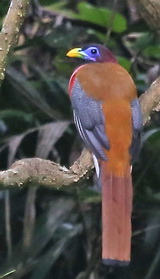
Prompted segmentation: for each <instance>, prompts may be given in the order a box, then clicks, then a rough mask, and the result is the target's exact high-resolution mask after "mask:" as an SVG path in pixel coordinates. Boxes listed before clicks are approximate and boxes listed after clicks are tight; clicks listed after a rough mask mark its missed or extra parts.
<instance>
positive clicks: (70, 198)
mask: <svg viewBox="0 0 160 279" xmlns="http://www.w3.org/2000/svg"><path fill="white" fill-rule="evenodd" d="M7 2H9V1H4V0H2V1H1V3H0V20H1V22H2V20H3V18H4V16H5V14H6V12H7V9H8V4H9V3H7ZM131 2H132V4H129V3H131ZM92 42H93V43H101V44H105V45H106V44H107V46H108V47H109V48H110V49H111V50H112V51H113V52H114V54H115V55H116V57H117V58H118V60H119V63H120V64H121V65H123V66H124V67H125V68H126V69H127V70H128V71H129V72H130V74H131V75H132V77H133V79H134V81H135V83H136V86H137V88H138V94H139V95H140V94H142V93H143V92H144V91H145V90H146V89H147V88H148V87H149V85H150V84H151V82H152V81H153V80H155V79H156V77H157V76H158V75H159V73H160V67H159V59H160V40H159V37H158V36H157V33H156V31H155V30H153V29H152V28H151V27H150V26H148V25H147V24H146V23H145V22H144V21H143V19H142V18H141V17H140V15H139V14H138V11H137V10H136V6H135V4H134V1H120V0H119V1H106V0H101V1H100V0H97V1H96V0H92V1H86V2H83V1H75V0H74V1H73V0H70V1H69V0H67V1H63V0H59V1H54V0H52V1H50V0H41V1H39V2H38V1H30V9H29V14H28V16H27V18H26V20H25V22H24V25H23V28H22V30H21V35H20V38H19V43H18V46H17V47H16V48H15V49H14V51H13V53H12V56H10V58H9V65H8V69H7V73H6V77H5V80H4V82H3V84H2V87H1V89H0V167H1V169H5V168H8V167H9V166H10V165H11V164H12V163H13V162H14V161H15V160H18V159H21V158H28V157H40V158H47V159H50V160H53V161H55V162H59V163H60V164H61V165H65V166H66V167H69V165H71V164H72V163H73V161H74V160H75V159H77V158H78V156H79V155H80V152H81V150H82V148H83V143H82V142H81V140H80V139H79V137H78V135H77V132H76V129H75V126H74V124H73V119H72V112H71V107H70V101H69V98H68V95H67V85H68V80H69V77H70V75H71V73H72V72H73V70H74V68H75V67H76V66H78V65H79V63H82V62H81V61H79V60H76V59H69V58H67V57H66V56H65V54H66V52H67V51H68V50H69V49H70V48H72V47H80V46H83V44H84V43H92ZM66 121H67V122H66ZM68 121H69V122H68ZM159 127H160V114H159V113H154V114H153V116H152V119H151V121H150V122H149V123H148V124H147V125H146V126H145V128H144V134H143V141H142V150H141V154H140V156H139V159H138V161H137V162H136V163H135V165H134V168H133V183H134V204H133V218H132V220H133V236H132V261H131V264H130V266H129V267H127V268H116V267H115V268H110V267H105V266H104V265H102V263H101V196H100V193H99V192H97V191H96V190H95V179H93V178H91V179H90V187H88V188H85V187H83V185H82V187H81V188H80V189H78V190H77V189H72V190H65V189H63V190H61V189H55V190H49V189H44V188H36V187H35V188H28V189H24V190H21V191H18V190H12V191H2V192H0V200H1V202H0V224H1V225H0V274H1V275H3V274H5V273H7V272H9V271H12V270H16V271H15V272H14V273H13V274H12V275H9V276H8V278H16V279H17V278H23V279H51V278H55V279H103V278H104V279H116V278H117V279H142V278H144V279H158V278H160V128H159ZM93 185H94V187H93ZM6 278H7V277H6Z"/></svg>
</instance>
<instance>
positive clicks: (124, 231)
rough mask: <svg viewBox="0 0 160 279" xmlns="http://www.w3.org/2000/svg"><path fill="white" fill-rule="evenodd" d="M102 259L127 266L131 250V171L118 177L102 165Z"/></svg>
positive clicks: (107, 262) (111, 263) (105, 261)
mask: <svg viewBox="0 0 160 279" xmlns="http://www.w3.org/2000/svg"><path fill="white" fill-rule="evenodd" d="M101 181H102V259H103V263H104V264H109V265H127V264H128V263H129V261H130V250H131V211H132V180H131V175H130V171H129V168H128V171H127V173H126V172H125V173H124V175H123V176H115V175H113V174H112V173H111V172H110V171H109V170H108V169H107V163H106V162H102V163H101Z"/></svg>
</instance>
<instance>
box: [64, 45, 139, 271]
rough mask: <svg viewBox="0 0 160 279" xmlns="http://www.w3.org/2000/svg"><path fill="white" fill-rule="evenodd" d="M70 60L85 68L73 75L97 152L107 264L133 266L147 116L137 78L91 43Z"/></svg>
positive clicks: (87, 136) (78, 117)
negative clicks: (137, 174) (136, 182)
mask: <svg viewBox="0 0 160 279" xmlns="http://www.w3.org/2000/svg"><path fill="white" fill-rule="evenodd" d="M66 56H68V57H75V58H81V59H83V60H85V63H84V64H82V65H80V66H79V67H78V68H76V69H75V71H74V72H73V74H72V75H71V78H70V81H69V85H68V92H69V96H70V99H71V105H72V109H73V117H74V122H75V125H76V127H77V130H78V132H79V134H80V137H81V138H82V140H83V141H84V143H85V145H86V147H87V148H88V149H89V150H90V151H91V153H92V156H93V161H94V165H95V170H96V174H97V178H98V181H99V183H100V185H101V189H102V262H103V263H104V264H105V265H111V266H127V265H128V264H129V262H130V258H131V256H130V255H131V233H132V228H131V214H132V199H133V187H132V178H131V166H132V164H133V162H134V161H135V159H136V157H137V156H138V154H139V151H140V144H141V132H142V115H141V108H140V103H139V100H138V96H137V90H136V86H135V84H134V81H133V79H132V77H131V75H130V74H129V73H128V72H127V70H125V69H124V68H123V67H122V66H121V65H119V64H118V62H117V59H116V57H115V56H114V54H113V53H112V52H111V50H109V49H108V48H107V47H105V46H103V45H100V44H87V45H84V46H82V47H77V48H73V49H71V50H69V51H68V52H67V54H66Z"/></svg>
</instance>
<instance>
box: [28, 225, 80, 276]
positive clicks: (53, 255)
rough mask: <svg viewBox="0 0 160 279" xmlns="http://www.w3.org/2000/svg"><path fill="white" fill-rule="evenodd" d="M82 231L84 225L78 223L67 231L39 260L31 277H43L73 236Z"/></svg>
mask: <svg viewBox="0 0 160 279" xmlns="http://www.w3.org/2000/svg"><path fill="white" fill-rule="evenodd" d="M81 232H82V225H79V224H77V225H76V226H73V228H72V229H69V230H67V231H66V233H65V235H64V236H63V238H61V239H60V240H59V241H57V243H56V244H55V245H54V246H53V247H51V248H50V249H49V250H48V252H47V253H46V254H45V255H44V256H42V257H41V258H40V260H39V263H38V266H37V268H36V269H35V271H34V272H33V274H32V276H31V278H30V279H37V278H38V279H43V278H46V277H45V276H46V275H47V273H48V272H49V270H50V269H51V267H52V265H53V263H54V262H55V261H56V260H57V259H58V257H59V256H60V255H61V253H63V251H64V249H65V248H66V246H67V244H68V243H69V242H70V241H72V238H73V237H75V236H77V235H78V234H80V233H81Z"/></svg>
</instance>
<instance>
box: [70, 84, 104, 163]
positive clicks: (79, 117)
mask: <svg viewBox="0 0 160 279" xmlns="http://www.w3.org/2000/svg"><path fill="white" fill-rule="evenodd" d="M71 102H72V107H73V116H74V121H75V124H76V127H77V129H78V131H79V134H80V136H81V138H82V139H83V141H84V142H85V144H86V146H87V147H88V148H89V149H90V150H91V151H92V152H93V153H94V155H95V156H96V157H97V159H102V160H107V157H106V154H105V152H104V149H107V150H109V148H110V145H109V141H108V138H107V136H106V132H105V128H104V116H103V112H102V104H101V102H99V101H96V100H95V99H93V98H91V97H88V96H87V94H86V93H85V92H84V90H82V88H81V86H80V84H79V82H78V80H77V79H76V81H75V83H74V85H73V88H72V91H71Z"/></svg>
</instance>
